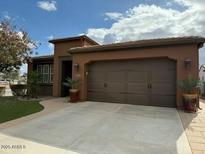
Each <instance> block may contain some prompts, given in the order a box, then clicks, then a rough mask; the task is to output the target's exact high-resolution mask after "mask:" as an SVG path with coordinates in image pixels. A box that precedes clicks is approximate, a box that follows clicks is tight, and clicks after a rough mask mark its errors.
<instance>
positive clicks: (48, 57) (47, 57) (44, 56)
mask: <svg viewBox="0 0 205 154" xmlns="http://www.w3.org/2000/svg"><path fill="white" fill-rule="evenodd" d="M53 57H54V55H43V56H36V57H31V59H32V60H39V59H53Z"/></svg>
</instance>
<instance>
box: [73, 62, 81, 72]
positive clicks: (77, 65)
mask: <svg viewBox="0 0 205 154" xmlns="http://www.w3.org/2000/svg"><path fill="white" fill-rule="evenodd" d="M74 68H75V69H76V70H77V71H78V70H79V68H80V65H79V64H78V63H75V64H74Z"/></svg>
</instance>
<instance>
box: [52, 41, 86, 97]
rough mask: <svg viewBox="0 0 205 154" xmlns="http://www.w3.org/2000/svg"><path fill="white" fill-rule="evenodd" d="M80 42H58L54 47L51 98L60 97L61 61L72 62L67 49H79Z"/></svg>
mask: <svg viewBox="0 0 205 154" xmlns="http://www.w3.org/2000/svg"><path fill="white" fill-rule="evenodd" d="M80 46H82V42H81V41H80V40H74V41H69V42H59V43H56V44H55V46H54V76H53V96H61V78H62V77H61V75H62V66H61V65H62V59H63V60H65V59H66V58H67V60H72V57H71V55H69V54H68V50H69V48H73V47H80Z"/></svg>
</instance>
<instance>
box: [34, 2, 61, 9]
mask: <svg viewBox="0 0 205 154" xmlns="http://www.w3.org/2000/svg"><path fill="white" fill-rule="evenodd" d="M56 5H57V3H56V1H50V2H49V1H39V2H38V3H37V6H38V7H39V8H41V9H43V10H46V11H56V10H57V6H56Z"/></svg>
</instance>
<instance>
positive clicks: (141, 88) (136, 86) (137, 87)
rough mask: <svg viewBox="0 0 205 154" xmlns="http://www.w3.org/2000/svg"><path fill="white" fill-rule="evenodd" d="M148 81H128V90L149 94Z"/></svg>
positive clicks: (129, 91)
mask: <svg viewBox="0 0 205 154" xmlns="http://www.w3.org/2000/svg"><path fill="white" fill-rule="evenodd" d="M148 91H149V90H148V89H147V84H146V83H128V84H127V92H128V93H138V94H148Z"/></svg>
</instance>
